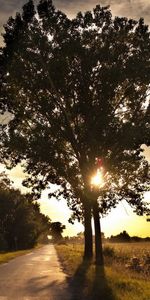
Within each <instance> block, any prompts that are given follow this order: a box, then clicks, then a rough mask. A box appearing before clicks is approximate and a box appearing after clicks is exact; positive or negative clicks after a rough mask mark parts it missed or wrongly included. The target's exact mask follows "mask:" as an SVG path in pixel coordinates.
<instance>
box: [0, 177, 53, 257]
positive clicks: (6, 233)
mask: <svg viewBox="0 0 150 300" xmlns="http://www.w3.org/2000/svg"><path fill="white" fill-rule="evenodd" d="M49 229H50V219H49V218H48V217H46V216H45V215H43V214H41V212H40V207H39V204H38V203H37V202H36V201H34V199H33V196H32V195H31V194H26V195H25V194H21V192H20V191H19V190H16V189H14V188H13V187H12V185H11V183H10V181H9V179H8V178H7V177H6V176H5V174H3V173H2V174H1V175H0V251H2V252H10V251H17V250H25V249H30V248H33V247H35V246H36V245H37V243H38V242H44V241H45V240H46V238H47V234H48V232H49ZM2 255H3V254H2ZM11 255H12V253H11ZM16 255H17V254H16ZM3 257H4V256H3Z"/></svg>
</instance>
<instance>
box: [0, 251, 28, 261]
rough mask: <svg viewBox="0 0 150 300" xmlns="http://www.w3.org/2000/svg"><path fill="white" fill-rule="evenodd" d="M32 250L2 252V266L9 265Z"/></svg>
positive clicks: (0, 254)
mask: <svg viewBox="0 0 150 300" xmlns="http://www.w3.org/2000/svg"><path fill="white" fill-rule="evenodd" d="M30 251H31V250H20V251H14V252H6V253H5V252H4V253H3V252H0V264H2V263H7V262H8V261H9V260H11V259H13V258H15V257H17V256H20V255H24V254H26V253H29V252H30Z"/></svg>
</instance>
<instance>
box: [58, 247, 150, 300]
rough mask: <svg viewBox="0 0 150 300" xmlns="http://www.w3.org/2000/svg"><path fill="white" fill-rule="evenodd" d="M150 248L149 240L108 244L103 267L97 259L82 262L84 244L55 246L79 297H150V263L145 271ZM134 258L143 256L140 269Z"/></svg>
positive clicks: (144, 299)
mask: <svg viewBox="0 0 150 300" xmlns="http://www.w3.org/2000/svg"><path fill="white" fill-rule="evenodd" d="M149 249H150V243H149V242H147V243H118V244H117V243H116V244H115V243H113V244H112V243H111V244H110V243H109V244H105V245H103V252H104V262H105V267H104V268H102V267H98V266H97V267H96V265H95V261H94V260H92V261H91V263H86V262H83V260H82V255H83V245H82V244H77V243H76V244H75V243H74V244H71V243H70V244H69V243H68V244H61V245H56V250H57V253H58V256H59V259H60V262H61V264H62V267H63V269H64V271H65V272H66V273H67V275H68V278H69V282H70V284H71V285H72V287H73V288H74V289H75V292H77V294H78V299H80V300H81V299H90V300H98V299H105V300H129V299H131V300H137V299H140V300H148V299H150V285H149V280H150V273H149V271H150V264H149V271H147V272H146V271H145V270H144V268H146V267H148V265H147V266H146V264H145V265H144V260H145V259H146V256H145V255H146V254H147V258H148V253H149ZM135 258H140V263H141V265H140V266H141V268H139V269H138V268H137V269H136V267H133V265H132V260H133V261H134V259H135ZM142 268H143V269H142ZM147 270H148V269H147Z"/></svg>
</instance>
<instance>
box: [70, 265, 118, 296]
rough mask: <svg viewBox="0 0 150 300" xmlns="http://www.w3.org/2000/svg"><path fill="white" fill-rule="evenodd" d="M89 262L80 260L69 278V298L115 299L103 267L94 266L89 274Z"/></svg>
mask: <svg viewBox="0 0 150 300" xmlns="http://www.w3.org/2000/svg"><path fill="white" fill-rule="evenodd" d="M90 265H91V264H90V262H82V263H81V264H80V266H79V267H78V269H77V270H76V272H75V274H74V276H73V278H72V279H71V280H70V290H71V293H72V298H71V300H85V299H86V300H116V298H115V297H114V295H113V292H112V290H111V288H110V287H109V285H108V283H107V279H106V276H105V272H104V268H103V267H100V266H92V267H94V278H93V272H92V273H91V274H90V272H89V268H90Z"/></svg>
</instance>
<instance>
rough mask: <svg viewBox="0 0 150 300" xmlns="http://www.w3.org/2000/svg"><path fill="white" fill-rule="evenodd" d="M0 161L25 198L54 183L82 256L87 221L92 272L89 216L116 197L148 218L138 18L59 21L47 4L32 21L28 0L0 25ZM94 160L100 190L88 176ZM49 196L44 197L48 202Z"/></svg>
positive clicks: (149, 56)
mask: <svg viewBox="0 0 150 300" xmlns="http://www.w3.org/2000/svg"><path fill="white" fill-rule="evenodd" d="M4 41H5V47H4V48H3V49H1V52H2V54H1V60H2V73H1V76H2V85H1V87H2V90H1V103H2V111H3V112H4V111H6V110H8V111H9V112H10V113H12V114H13V120H11V122H9V124H7V125H6V126H3V134H2V140H3V145H2V146H3V147H2V150H1V157H2V161H3V162H5V163H6V162H7V165H10V167H13V166H15V165H16V164H17V163H19V162H21V161H22V160H23V161H25V169H26V171H27V172H28V174H29V175H30V176H29V178H28V180H27V181H26V182H25V184H26V185H28V186H32V187H33V189H34V192H37V193H39V194H40V192H41V190H42V189H43V188H45V187H46V186H48V185H49V183H55V184H58V185H59V186H60V189H59V190H58V191H57V192H56V193H54V195H55V196H56V198H59V197H60V196H62V194H63V196H64V197H65V198H66V199H67V202H68V205H69V206H70V208H71V209H72V210H73V218H78V219H79V220H83V222H84V226H85V253H84V257H85V258H90V257H91V256H92V251H93V250H92V228H91V215H92V214H93V216H94V224H95V239H96V240H95V245H96V260H97V263H100V264H102V263H103V258H102V247H101V234H100V219H99V216H100V215H103V214H105V213H106V212H108V211H109V210H110V209H111V208H112V207H115V206H116V205H117V203H118V202H119V201H121V200H122V199H126V200H127V201H128V203H129V204H131V206H133V207H134V208H135V211H136V212H137V213H138V214H140V215H142V214H144V213H148V212H149V211H148V208H146V203H144V202H143V201H142V200H143V192H144V191H145V190H146V189H147V169H148V167H147V162H146V161H145V160H144V158H143V157H141V156H140V154H141V152H142V150H141V145H142V144H143V143H145V144H147V145H148V144H149V129H148V108H149V106H148V105H147V101H148V99H149V96H148V95H149V83H150V72H149V71H150V70H149V69H150V36H149V31H148V26H146V25H144V21H143V19H140V20H139V21H135V20H132V19H127V18H119V17H116V18H112V15H111V11H110V10H109V8H108V7H100V6H99V5H97V6H96V8H95V9H94V10H93V11H92V12H86V13H85V14H82V13H78V15H77V16H76V18H75V19H73V20H69V19H68V18H67V17H66V15H64V14H63V13H62V12H61V11H57V10H56V9H55V8H54V6H53V4H52V2H51V1H50V0H41V1H40V2H39V5H38V6H37V14H35V9H34V6H33V2H32V1H31V0H30V1H29V2H28V3H27V4H26V5H25V6H24V7H23V12H22V15H19V14H17V15H16V18H15V19H13V18H10V19H9V20H8V23H7V24H6V25H5V34H4ZM96 158H98V159H101V160H102V162H103V170H104V169H105V170H106V172H104V175H105V185H104V187H103V188H99V187H98V188H92V186H91V176H92V175H93V174H94V173H95V172H96V171H97V166H96V165H95V159H96ZM51 195H52V194H51Z"/></svg>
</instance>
